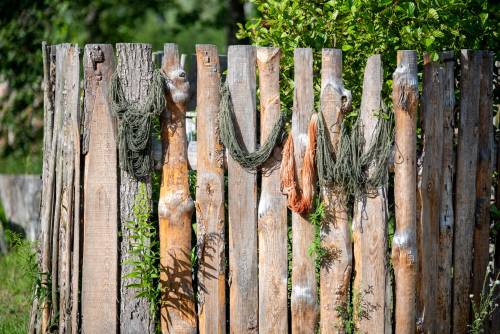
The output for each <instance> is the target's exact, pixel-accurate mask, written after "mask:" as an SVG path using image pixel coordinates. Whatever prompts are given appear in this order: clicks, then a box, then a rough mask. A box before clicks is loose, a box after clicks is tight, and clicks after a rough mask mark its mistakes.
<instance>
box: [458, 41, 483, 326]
mask: <svg viewBox="0 0 500 334" xmlns="http://www.w3.org/2000/svg"><path fill="white" fill-rule="evenodd" d="M481 61H482V55H481V53H480V52H476V51H472V50H462V52H461V57H460V62H461V78H460V86H461V87H460V95H461V99H460V125H459V129H458V147H457V164H456V166H457V178H456V183H455V239H454V244H453V328H452V332H453V333H457V334H460V333H466V332H467V331H468V324H469V318H470V307H471V303H470V302H471V300H470V297H469V294H470V293H471V292H472V291H471V283H472V282H471V274H472V256H473V253H472V252H473V234H474V225H475V208H476V194H475V191H474V190H475V189H476V172H477V153H478V140H479V136H478V130H479V129H478V123H479V93H480V73H481V72H480V70H481ZM476 298H477V297H476Z"/></svg>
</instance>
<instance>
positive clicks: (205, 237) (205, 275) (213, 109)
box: [196, 44, 226, 334]
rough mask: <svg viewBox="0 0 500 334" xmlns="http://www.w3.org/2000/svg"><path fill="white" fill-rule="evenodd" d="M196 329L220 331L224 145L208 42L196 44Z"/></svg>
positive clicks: (217, 76)
mask: <svg viewBox="0 0 500 334" xmlns="http://www.w3.org/2000/svg"><path fill="white" fill-rule="evenodd" d="M196 60H197V71H198V74H197V79H198V80H199V82H198V84H197V86H198V87H199V90H198V91H197V92H198V93H197V106H196V110H197V114H198V117H197V138H198V142H199V145H198V147H197V148H198V150H197V154H196V156H197V168H198V172H197V176H196V221H197V224H198V233H197V237H198V242H197V243H198V253H199V256H198V259H199V269H198V300H199V305H198V313H199V331H200V333H201V334H205V333H226V280H225V277H226V272H225V271H226V268H225V262H226V260H225V252H224V250H225V245H224V242H225V235H224V222H225V217H224V166H223V156H224V148H223V146H222V144H221V142H220V139H219V138H218V137H217V135H214V134H217V133H218V131H217V124H218V121H217V116H218V112H219V103H220V93H219V87H220V82H221V68H220V63H219V55H218V53H217V48H216V47H215V46H214V45H207V44H199V45H197V46H196Z"/></svg>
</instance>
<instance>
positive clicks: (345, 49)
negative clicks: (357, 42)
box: [342, 44, 352, 51]
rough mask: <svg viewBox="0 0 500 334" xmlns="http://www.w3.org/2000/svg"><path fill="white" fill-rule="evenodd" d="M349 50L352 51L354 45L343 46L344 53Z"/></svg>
mask: <svg viewBox="0 0 500 334" xmlns="http://www.w3.org/2000/svg"><path fill="white" fill-rule="evenodd" d="M349 50H352V45H349V44H343V45H342V51H349Z"/></svg>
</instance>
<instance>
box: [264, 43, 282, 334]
mask: <svg viewBox="0 0 500 334" xmlns="http://www.w3.org/2000/svg"><path fill="white" fill-rule="evenodd" d="M257 65H258V69H259V91H260V130H261V132H260V142H261V143H264V142H265V141H266V139H267V137H268V135H269V133H270V132H271V130H272V127H273V125H274V123H275V122H276V120H277V119H278V118H279V117H280V112H281V111H280V84H279V74H280V50H279V49H278V48H265V47H258V48H257ZM281 150H282V147H276V148H275V149H274V152H273V154H272V156H271V158H270V159H269V160H268V161H267V162H266V163H265V165H264V169H263V172H262V183H261V193H260V201H259V211H258V213H259V216H258V235H259V333H287V332H288V310H287V304H288V301H287V277H288V271H287V267H288V258H287V231H288V228H287V208H286V203H287V200H286V196H285V195H283V194H282V193H281V190H280V175H279V174H280V173H279V165H280V162H281Z"/></svg>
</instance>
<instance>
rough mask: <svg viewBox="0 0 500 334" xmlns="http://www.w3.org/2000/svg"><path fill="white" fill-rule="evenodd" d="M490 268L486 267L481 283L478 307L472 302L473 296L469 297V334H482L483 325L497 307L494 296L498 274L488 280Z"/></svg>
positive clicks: (498, 282) (496, 298) (499, 282)
mask: <svg viewBox="0 0 500 334" xmlns="http://www.w3.org/2000/svg"><path fill="white" fill-rule="evenodd" d="M490 274H491V268H490V266H488V268H487V270H486V275H485V277H484V281H483V291H482V292H481V296H479V297H480V299H479V305H477V304H476V303H475V302H474V295H472V294H471V295H470V296H469V297H470V299H471V302H472V319H473V320H472V323H471V324H470V325H469V333H471V334H479V333H484V324H485V322H486V321H487V320H488V319H489V318H490V316H491V314H492V313H493V311H494V310H495V309H496V308H497V307H498V296H495V292H496V291H497V287H498V286H500V280H499V279H500V273H498V274H497V275H496V276H495V278H494V279H493V280H490Z"/></svg>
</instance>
